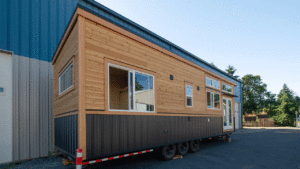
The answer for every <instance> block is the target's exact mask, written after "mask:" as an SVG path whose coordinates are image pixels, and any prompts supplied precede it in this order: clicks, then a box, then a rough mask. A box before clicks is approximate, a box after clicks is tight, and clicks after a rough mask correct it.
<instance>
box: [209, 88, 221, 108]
mask: <svg viewBox="0 0 300 169" xmlns="http://www.w3.org/2000/svg"><path fill="white" fill-rule="evenodd" d="M207 108H209V109H220V94H218V93H214V92H209V91H208V92H207Z"/></svg>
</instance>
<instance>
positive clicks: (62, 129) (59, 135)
mask: <svg viewBox="0 0 300 169" xmlns="http://www.w3.org/2000/svg"><path fill="white" fill-rule="evenodd" d="M54 124H55V146H56V147H58V148H59V149H60V150H63V151H64V152H65V153H68V154H69V155H71V156H72V157H75V156H76V149H77V148H78V115H71V116H65V117H60V118H55V122H54Z"/></svg>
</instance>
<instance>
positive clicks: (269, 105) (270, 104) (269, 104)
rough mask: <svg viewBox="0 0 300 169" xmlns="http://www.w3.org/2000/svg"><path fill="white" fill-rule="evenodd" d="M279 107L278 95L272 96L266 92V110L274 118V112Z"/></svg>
mask: <svg viewBox="0 0 300 169" xmlns="http://www.w3.org/2000/svg"><path fill="white" fill-rule="evenodd" d="M276 106H277V101H276V94H272V93H271V92H266V93H265V99H264V108H266V109H267V112H268V113H269V114H270V115H271V116H273V115H275V114H276V112H275V111H274V110H275V109H276Z"/></svg>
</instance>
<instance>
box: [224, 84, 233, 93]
mask: <svg viewBox="0 0 300 169" xmlns="http://www.w3.org/2000/svg"><path fill="white" fill-rule="evenodd" d="M223 85H227V86H230V87H231V92H229V91H226V90H224V89H223ZM222 91H224V92H227V93H233V87H232V86H231V85H228V84H226V83H222Z"/></svg>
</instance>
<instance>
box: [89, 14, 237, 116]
mask: <svg viewBox="0 0 300 169" xmlns="http://www.w3.org/2000/svg"><path fill="white" fill-rule="evenodd" d="M85 21H86V23H85V25H86V27H85V35H86V44H85V46H86V109H89V110H98V109H100V110H105V84H104V83H105V81H104V80H105V78H106V77H105V75H104V72H105V71H104V58H109V59H113V60H116V61H119V62H123V63H126V64H129V65H131V66H136V67H138V68H141V69H146V70H149V71H152V72H156V79H155V85H156V95H157V100H156V106H157V112H166V113H180V115H182V114H185V113H186V114H191V113H193V114H199V115H209V116H219V117H220V116H221V117H222V116H223V115H222V112H223V106H222V100H221V110H208V109H207V108H206V91H207V89H206V88H205V86H206V81H205V77H206V75H209V74H207V73H205V72H203V71H201V70H199V69H197V68H194V67H192V66H190V65H187V64H186V63H184V62H182V61H179V60H177V59H175V58H172V57H170V56H169V55H167V54H165V53H163V52H161V51H157V50H154V49H152V48H151V47H148V46H146V45H144V44H142V43H139V42H137V41H135V40H133V39H130V38H129V37H126V36H124V35H122V34H119V33H116V32H114V31H112V30H110V29H108V28H105V27H103V26H101V25H97V24H96V23H95V22H92V21H90V20H87V19H85ZM170 75H173V76H174V80H170ZM209 76H213V75H209ZM215 79H217V80H219V81H220V88H221V89H222V82H224V81H222V80H221V79H220V78H216V77H215ZM186 82H187V83H192V84H193V97H194V98H193V108H186V106H185V84H186ZM226 84H228V83H226ZM197 86H199V87H200V91H197ZM233 88H234V87H233ZM226 97H229V96H226ZM222 98H223V97H222V94H221V93H220V99H222ZM230 98H232V101H233V104H232V110H233V114H234V98H233V97H230ZM107 113H108V112H107V111H104V112H103V111H87V114H107ZM118 114H120V113H118ZM121 114H124V115H125V114H134V113H130V112H126V113H124V112H123V113H121ZM143 114H145V113H143ZM146 115H153V113H146ZM157 115H162V114H157ZM178 115H179V114H178Z"/></svg>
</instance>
